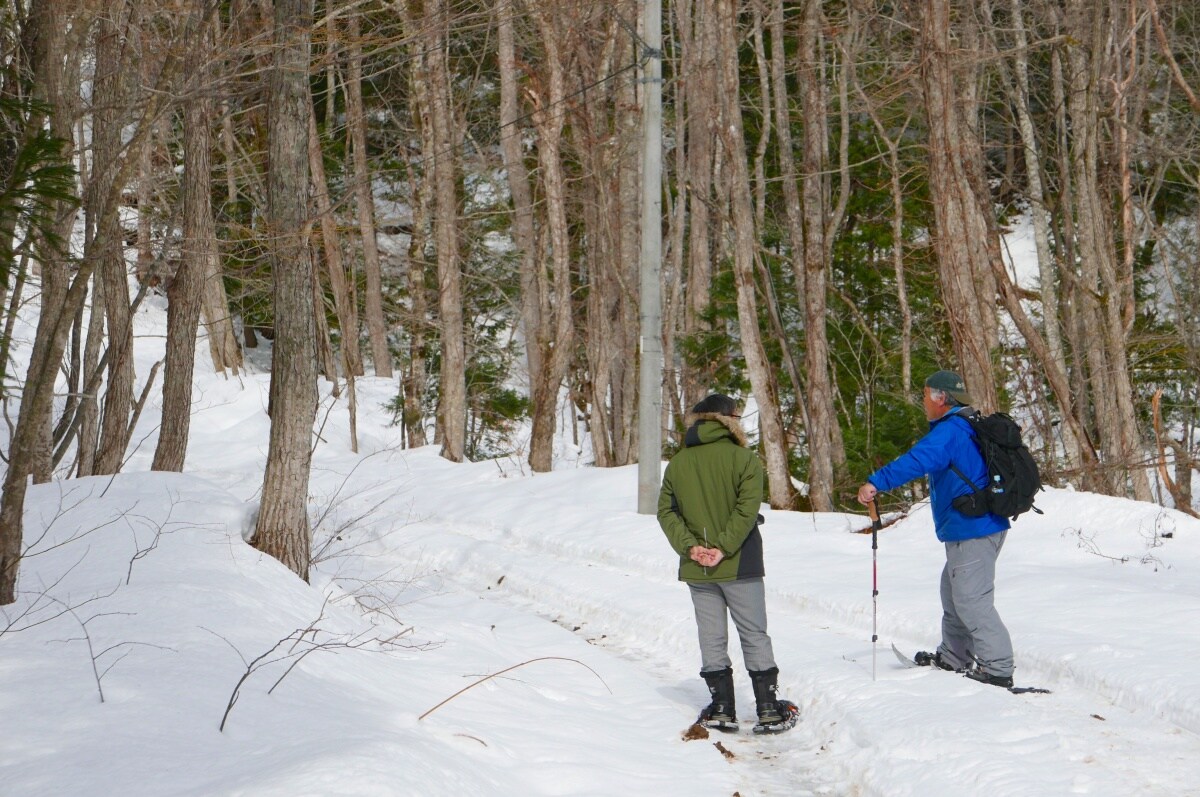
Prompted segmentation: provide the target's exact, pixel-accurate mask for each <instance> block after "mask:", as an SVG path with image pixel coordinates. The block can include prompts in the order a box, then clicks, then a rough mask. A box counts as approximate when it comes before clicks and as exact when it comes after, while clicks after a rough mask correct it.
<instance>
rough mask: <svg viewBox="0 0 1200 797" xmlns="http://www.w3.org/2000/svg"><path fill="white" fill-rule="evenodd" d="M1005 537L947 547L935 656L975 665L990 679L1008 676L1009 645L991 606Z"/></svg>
mask: <svg viewBox="0 0 1200 797" xmlns="http://www.w3.org/2000/svg"><path fill="white" fill-rule="evenodd" d="M1007 536H1008V532H1007V531H1000V532H997V533H995V534H990V535H988V536H987V537H977V538H975V539H973V540H962V541H961V542H948V543H946V566H945V568H944V569H943V570H942V644H941V645H940V646H939V647H938V652H939V653H940V654H942V659H943V660H944V661H946V662H948V663H950V664H952V665H954V667H956V668H962V667H966V666H967V665H968V664H969V663H970V662H971V661H975V662H976V663H978V665H979V667H980V668H981V669H983V670H984V671H986V672H988V673H991V674H992V675H1001V676H1011V675H1012V672H1013V649H1012V640H1011V639H1010V638H1009V636H1008V629H1007V628H1005V627H1004V623H1003V622H1002V621H1001V620H1000V614H999V613H998V612H997V611H996V606H995V603H994V597H995V585H996V558H997V557H998V556H999V555H1000V549H1001V548H1003V547H1004V540H1005V538H1006V537H1007Z"/></svg>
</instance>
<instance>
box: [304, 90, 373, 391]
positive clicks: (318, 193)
mask: <svg viewBox="0 0 1200 797" xmlns="http://www.w3.org/2000/svg"><path fill="white" fill-rule="evenodd" d="M307 151H308V169H309V174H310V175H311V180H312V184H313V186H314V191H313V193H314V197H313V200H314V202H315V204H316V208H317V216H318V217H319V218H320V220H321V249H322V251H323V252H324V253H325V273H326V274H327V275H328V277H329V290H330V292H331V293H332V294H333V307H334V313H335V314H336V315H337V320H338V327H339V328H340V330H341V333H342V334H341V343H342V345H341V347H340V348H341V354H342V370H343V371H344V372H345V376H346V378H347V379H352V378H353V377H355V376H360V375H362V373H363V364H362V354H361V353H360V352H359V347H358V310H357V308H355V306H354V305H355V302H354V296H353V290H352V288H351V284H350V280H349V279H347V275H346V264H345V261H344V260H343V259H342V241H341V235H340V234H339V233H338V222H337V216H336V215H335V213H334V210H333V202H332V201H331V200H330V197H329V181H328V179H326V177H325V162H324V155H323V153H322V151H321V136H320V133H318V132H317V117H316V113H315V112H314V111H312V109H311V108H310V113H309V115H308V150H307Z"/></svg>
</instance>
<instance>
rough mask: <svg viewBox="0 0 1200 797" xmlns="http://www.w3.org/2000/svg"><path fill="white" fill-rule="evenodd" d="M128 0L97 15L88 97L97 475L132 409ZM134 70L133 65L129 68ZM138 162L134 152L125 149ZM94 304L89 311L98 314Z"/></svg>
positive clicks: (125, 436) (112, 456) (121, 441)
mask: <svg viewBox="0 0 1200 797" xmlns="http://www.w3.org/2000/svg"><path fill="white" fill-rule="evenodd" d="M126 9H127V3H126V2H125V0H117V2H114V3H112V4H110V5H109V7H108V10H107V12H106V13H104V14H101V15H100V16H99V17H98V19H99V23H100V31H99V34H98V36H97V39H96V79H95V94H94V97H93V103H94V106H93V107H94V111H93V131H94V132H93V153H94V154H93V158H94V161H93V163H94V164H95V171H94V173H93V177H92V187H93V189H94V190H93V191H92V192H91V195H90V200H89V202H88V205H87V208H88V220H89V222H90V223H92V224H94V225H95V226H94V228H93V229H94V232H93V234H92V241H91V243H92V247H93V251H92V252H86V251H85V252H84V258H85V259H91V258H94V259H96V260H97V261H98V262H97V266H96V273H97V275H98V276H99V278H100V280H101V281H102V282H103V284H104V306H103V311H104V316H105V320H106V322H107V325H108V345H109V348H110V350H111V356H110V357H109V360H108V382H107V385H106V389H105V393H104V407H103V409H102V411H101V418H100V447H99V450H98V451H97V453H96V465H95V472H96V473H97V474H101V475H103V474H111V473H116V472H118V471H119V470H120V469H121V464H122V461H123V460H124V458H125V448H126V446H127V445H128V443H129V416H130V413H131V412H132V410H133V380H134V373H133V317H132V316H131V315H130V312H129V274H128V267H127V265H126V263H125V253H124V239H123V235H122V232H121V224H120V219H119V217H118V203H117V202H116V201H113V200H115V196H114V194H115V192H116V191H119V190H120V188H121V186H119V185H118V184H117V181H116V179H115V178H116V174H117V170H118V164H119V163H120V160H121V159H120V155H119V153H120V151H121V129H122V127H123V126H124V124H125V112H124V110H125V107H126V105H125V103H126V99H127V97H126V95H127V92H126V88H125V77H124V73H125V71H126V70H128V69H129V68H130V67H131V64H129V63H128V62H126V61H124V60H123V59H122V50H123V43H122V42H123V39H124V37H125V36H126V35H127V34H128V33H129V30H128V28H127V27H126V23H127V22H128V18H127V14H126ZM134 68H136V66H135V67H134ZM127 157H129V158H131V159H132V160H133V161H134V162H135V163H136V162H137V153H136V152H131V153H127ZM98 311H99V308H94V309H93V312H98Z"/></svg>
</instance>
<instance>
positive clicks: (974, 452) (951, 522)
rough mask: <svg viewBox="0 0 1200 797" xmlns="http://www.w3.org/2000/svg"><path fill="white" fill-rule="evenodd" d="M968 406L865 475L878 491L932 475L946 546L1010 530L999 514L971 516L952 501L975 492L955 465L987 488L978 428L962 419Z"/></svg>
mask: <svg viewBox="0 0 1200 797" xmlns="http://www.w3.org/2000/svg"><path fill="white" fill-rule="evenodd" d="M967 409H968V408H967V407H955V408H954V409H952V410H950V412H948V413H946V414H945V415H943V416H942V417H941V418H939V419H938V420H936V421H932V422H930V424H929V432H928V434H926V435H925V436H924V437H922V438H921V439H920V440H918V441H917V442H916V444H915V445H913V447H912V448H910V449H909V450H908V451H906V452H905V453H903V454H901V455H900V456H898V457H896V458H895V459H894V460H892V461H891V462H889V463H888V464H886V465H884V466H883V467H882V468H880V469H879V470H877V471H875V472H874V473H872V474H871V475H870V476H868V477H867V481H869V482H870V483H871V484H873V485H875V489H877V490H879V491H880V492H885V491H887V490H894V489H895V488H897V487H899V486H901V485H903V484H907V483H908V482H910V481H912V480H913V479H919V478H920V477H922V476H928V477H929V498H930V503H931V504H932V505H933V527H934V529H935V530H936V531H937V538H938V539H939V540H941V541H942V542H957V541H959V540H970V539H974V538H975V537H986V536H988V535H989V534H995V533H996V532H998V531H1004V530H1005V529H1007V528H1008V527H1009V523H1008V519H1007V518H1002V517H1000V516H999V515H991V514H988V515H983V516H981V517H967V516H966V515H964V514H962V513H961V512H959V511H958V510H957V509H955V508H954V507H953V506H951V502H953V501H954V499H955V498H958V497H959V496H960V495H967V494H968V493H970V492H971V488H970V487H968V486H967V483H966V482H964V481H963V480H962V479H960V478H959V476H958V474H957V473H955V472H954V471H952V470H950V463H951V462H953V463H954V464H955V465H956V466H957V467H958V469H959V470H961V471H962V472H963V473H965V474H966V475H967V478H969V479H971V480H972V481H973V482H975V485H976V486H978V487H980V488H983V487H985V486H986V485H987V464H986V463H985V462H984V461H983V455H982V454H980V453H979V447H978V446H977V445H976V443H975V430H974V429H972V428H971V423H970V421H968V420H967V419H966V418H963V417H960V416H961V413H962V411H963V410H967Z"/></svg>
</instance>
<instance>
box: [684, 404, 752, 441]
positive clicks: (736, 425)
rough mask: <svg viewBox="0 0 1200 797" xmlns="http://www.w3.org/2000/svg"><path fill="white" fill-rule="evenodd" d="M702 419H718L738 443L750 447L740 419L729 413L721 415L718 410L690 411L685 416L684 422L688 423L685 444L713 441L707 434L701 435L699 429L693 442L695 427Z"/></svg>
mask: <svg viewBox="0 0 1200 797" xmlns="http://www.w3.org/2000/svg"><path fill="white" fill-rule="evenodd" d="M701 421H716V422H717V423H719V424H721V426H723V427H725V428H726V429H727V430H729V435H730V437H732V438H733V442H735V443H737V444H738V445H739V446H741V447H742V448H748V447H749V443H748V441H747V440H746V430H744V429H743V428H742V424H741V423H740V422H739V421H738V419H737V418H734V417H731V416H729V415H721V414H720V413H716V412H696V413H688V414H687V416H685V418H684V423H685V424H687V428H688V432H687V435H686V437H685V439H684V443H685V445H689V446H692V445H701V444H703V443H711V442H712V439H706V438H708V436H707V435H705V436H703V437H702V436H700V435H699V431H698V430H697V432H696V435H695V440H694V442H693V434H692V432H693V429H694V428H695V426H696V424H698V423H700V422H701Z"/></svg>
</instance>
